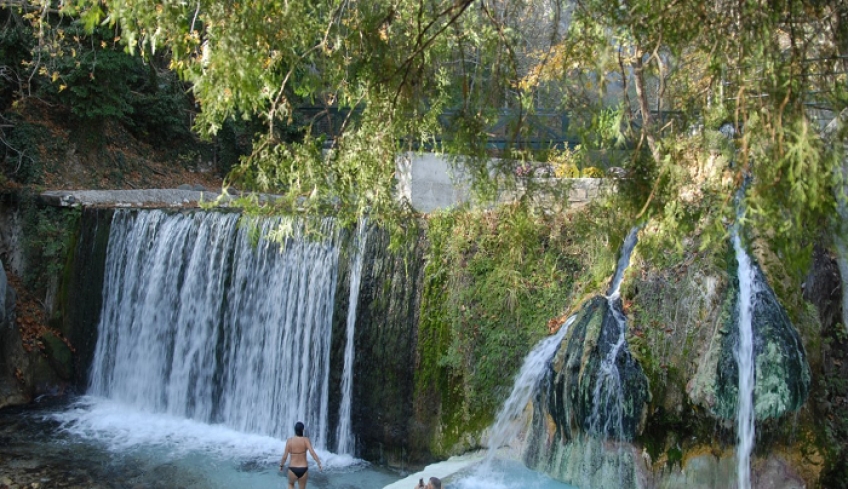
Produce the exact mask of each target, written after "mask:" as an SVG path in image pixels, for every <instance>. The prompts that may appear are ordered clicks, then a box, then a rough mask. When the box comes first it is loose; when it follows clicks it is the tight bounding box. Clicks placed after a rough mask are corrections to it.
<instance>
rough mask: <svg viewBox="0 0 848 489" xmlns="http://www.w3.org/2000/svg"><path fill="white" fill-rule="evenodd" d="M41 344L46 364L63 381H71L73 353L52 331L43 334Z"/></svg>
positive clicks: (72, 376) (72, 375)
mask: <svg viewBox="0 0 848 489" xmlns="http://www.w3.org/2000/svg"><path fill="white" fill-rule="evenodd" d="M41 343H42V344H43V345H44V353H45V355H46V357H47V362H48V363H49V364H50V366H51V367H52V368H53V371H54V372H56V375H58V376H59V378H60V379H62V380H65V381H70V380H73V378H74V353H73V352H72V351H71V349H70V347H68V345H67V344H66V343H65V342H64V341H63V340H62V338H59V337H58V336H57V335H56V333H54V332H53V331H48V332H46V333H44V334H43V335H42V336H41Z"/></svg>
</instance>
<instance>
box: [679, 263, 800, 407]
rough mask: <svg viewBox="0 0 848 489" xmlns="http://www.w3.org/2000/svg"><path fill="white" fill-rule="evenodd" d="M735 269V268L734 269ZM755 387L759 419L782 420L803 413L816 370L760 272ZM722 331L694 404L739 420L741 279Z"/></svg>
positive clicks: (695, 387)
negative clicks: (811, 372)
mask: <svg viewBox="0 0 848 489" xmlns="http://www.w3.org/2000/svg"><path fill="white" fill-rule="evenodd" d="M731 269H735V268H734V267H731ZM753 291H754V292H753V294H754V308H753V315H752V329H753V334H754V356H755V363H754V365H755V367H754V369H755V376H756V379H755V387H754V410H755V415H756V419H757V420H760V421H761V420H765V419H770V418H779V417H781V416H783V415H785V414H787V413H789V412H794V411H798V410H799V409H800V408H801V406H802V405H803V404H804V402H805V401H806V400H807V395H808V394H809V391H810V367H809V365H808V364H807V357H806V352H805V350H804V345H803V344H802V342H801V338H800V336H799V335H798V332H797V330H796V329H795V327H794V326H793V325H792V322H791V321H790V319H789V316H788V315H787V313H786V310H785V309H784V308H783V307H782V306H781V305H780V303H779V302H778V300H777V297H776V296H775V293H774V291H773V290H772V288H771V287H770V286H769V284H768V283H767V282H766V279H765V276H764V275H763V272H762V270H760V268H759V267H755V280H754V284H753ZM720 321H721V322H720V324H721V326H720V327H719V328H718V329H717V331H716V333H715V335H714V337H713V339H712V341H711V342H710V347H709V349H708V350H707V353H706V357H705V359H704V360H705V361H704V362H702V363H701V368H699V369H698V372H697V373H696V375H695V377H694V378H693V379H692V381H691V382H690V385H689V394H690V396H691V398H692V400H693V402H694V403H696V404H698V405H701V406H703V407H705V408H707V409H708V410H709V412H711V413H712V414H713V415H715V416H716V417H718V418H720V419H725V420H732V419H735V417H736V411H737V403H738V385H739V368H738V365H737V361H736V357H735V355H736V353H735V351H736V345H737V343H738V341H739V325H738V323H739V278H738V277H737V276H736V275H733V276H732V277H731V280H730V283H729V284H728V290H727V293H726V296H725V300H724V303H723V305H722V311H721V316H720Z"/></svg>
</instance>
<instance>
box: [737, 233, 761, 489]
mask: <svg viewBox="0 0 848 489" xmlns="http://www.w3.org/2000/svg"><path fill="white" fill-rule="evenodd" d="M732 234H733V248H734V250H735V251H736V260H737V262H738V264H739V325H738V326H739V341H738V342H737V345H736V351H735V356H736V362H737V364H738V366H739V391H738V393H739V401H738V405H739V408H738V411H737V415H736V433H737V438H738V446H737V448H736V459H737V468H736V474H737V481H738V482H737V484H738V488H739V489H750V487H751V451H752V450H753V448H754V384H755V377H754V333H753V327H752V316H753V309H754V297H755V296H756V283H757V282H756V280H755V279H756V274H755V271H754V267H753V265H752V263H751V258H750V257H749V256H748V253H746V252H745V249H744V247H743V246H742V240H741V239H740V238H739V233H738V230H737V229H735V228H734V229H733V233H732Z"/></svg>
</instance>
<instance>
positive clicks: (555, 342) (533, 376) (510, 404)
mask: <svg viewBox="0 0 848 489" xmlns="http://www.w3.org/2000/svg"><path fill="white" fill-rule="evenodd" d="M575 318H576V316H571V317H569V318H568V319H567V320H566V321H565V323H564V324H563V325H562V327H560V329H559V331H557V333H556V334H554V335H551V336H548V337H547V338H545V339H543V340H542V341H540V342H539V343H538V344H537V345H536V346H535V347H534V348H533V350H532V351H531V352H530V353H528V354H527V356H526V357H525V358H524V363H523V364H522V365H521V370H519V372H518V375H517V376H516V377H515V383H513V386H512V392H510V394H509V397H508V398H507V400H506V402H504V404H503V406H502V407H501V410H500V411H499V412H498V416H497V418H496V419H495V423H494V424H493V425H492V427H491V429H490V435H489V450H488V453H487V456H486V460H487V461H491V460H492V458H494V456H495V454H496V452H497V451H498V449H500V448H501V447H503V446H505V445H508V444H509V442H511V441H512V440H515V439H516V438H517V437H518V432H519V431H520V429H521V426H522V423H521V422H520V421H519V420H520V418H521V415H522V413H523V412H524V409H525V408H526V407H527V403H528V402H530V398H531V397H532V396H533V394H534V393H535V392H536V389H537V388H538V387H539V383H540V382H541V380H542V378H543V377H544V376H545V373H547V371H548V367H549V366H550V363H551V359H552V358H553V356H554V354H555V353H556V351H557V349H558V348H559V346H560V343H562V339H563V338H564V337H565V335H566V333H568V328H569V327H570V326H571V324H572V323H573V322H574V319H575Z"/></svg>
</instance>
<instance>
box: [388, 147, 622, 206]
mask: <svg viewBox="0 0 848 489" xmlns="http://www.w3.org/2000/svg"><path fill="white" fill-rule="evenodd" d="M397 165H398V182H399V189H398V192H399V194H400V197H401V198H403V199H406V200H407V201H408V202H409V203H410V205H411V206H412V208H413V209H415V210H417V211H419V212H425V213H427V212H433V211H436V210H440V209H447V208H450V207H455V206H457V205H460V204H464V203H466V202H469V201H470V199H471V190H470V183H469V176H468V175H467V174H465V173H463V172H461V171H458V170H457V169H456V168H454V167H453V166H452V165H451V163H450V161H449V160H448V158H447V157H446V156H443V155H437V154H434V153H422V154H418V153H406V154H404V155H401V156H400V157H399V158H398V162H397ZM562 183H565V185H563V187H565V188H566V193H567V194H566V195H559V194H558V190H557V187H558V186H559V184H562ZM531 186H533V187H536V188H537V189H540V190H542V192H539V196H538V199H539V202H538V204H539V205H540V206H544V207H546V208H549V209H551V210H561V209H562V208H565V207H574V206H580V205H584V204H586V203H588V202H590V201H591V200H592V199H594V198H596V197H598V196H599V195H600V194H601V193H602V192H603V191H605V190H609V189H612V181H610V180H609V179H604V178H566V179H559V178H527V179H526V180H525V181H524V184H523V185H520V186H519V188H518V189H516V190H504V191H503V192H502V193H501V195H500V196H499V201H500V202H507V201H510V200H514V199H516V198H518V197H520V196H521V195H522V194H523V193H524V192H525V191H526V189H527V188H529V187H531Z"/></svg>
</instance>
